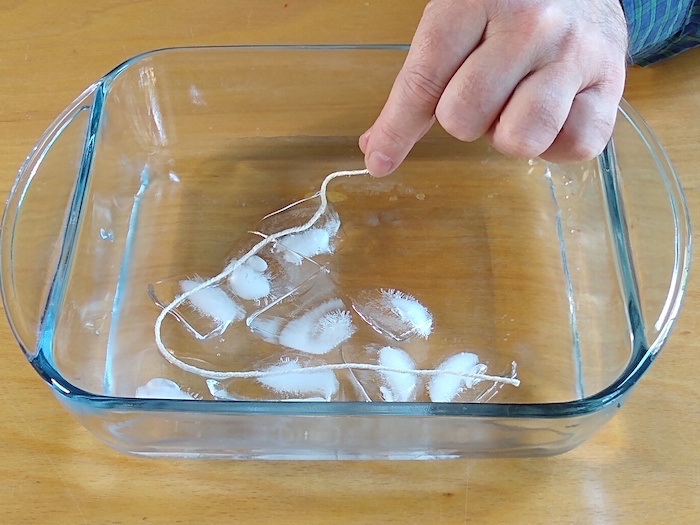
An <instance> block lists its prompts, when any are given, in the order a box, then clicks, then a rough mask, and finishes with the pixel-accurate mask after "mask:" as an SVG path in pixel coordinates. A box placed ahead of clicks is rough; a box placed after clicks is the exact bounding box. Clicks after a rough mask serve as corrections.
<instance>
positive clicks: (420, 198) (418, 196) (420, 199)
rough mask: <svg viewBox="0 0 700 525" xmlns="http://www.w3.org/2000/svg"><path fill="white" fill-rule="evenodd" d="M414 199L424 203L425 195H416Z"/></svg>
mask: <svg viewBox="0 0 700 525" xmlns="http://www.w3.org/2000/svg"><path fill="white" fill-rule="evenodd" d="M416 199H418V200H419V201H424V200H425V193H417V194H416Z"/></svg>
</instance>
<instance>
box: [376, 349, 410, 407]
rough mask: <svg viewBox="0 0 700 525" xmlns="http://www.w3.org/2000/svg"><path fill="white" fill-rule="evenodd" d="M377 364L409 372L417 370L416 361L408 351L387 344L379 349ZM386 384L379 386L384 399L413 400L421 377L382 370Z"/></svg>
mask: <svg viewBox="0 0 700 525" xmlns="http://www.w3.org/2000/svg"><path fill="white" fill-rule="evenodd" d="M378 354H379V356H378V359H377V364H378V365H380V366H385V367H387V368H396V369H399V370H406V371H408V372H411V371H415V369H416V363H415V362H414V361H413V359H411V356H409V355H408V354H407V353H406V352H404V351H403V350H401V349H399V348H394V347H391V346H385V347H383V348H380V349H379V352H378ZM380 374H381V376H382V379H383V381H384V384H383V385H382V386H380V387H379V390H380V392H381V393H382V397H383V398H384V401H397V402H402V401H413V400H414V399H415V397H416V388H417V387H418V382H419V378H418V376H417V375H416V374H411V373H407V374H403V373H401V372H380Z"/></svg>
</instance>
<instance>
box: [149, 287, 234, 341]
mask: <svg viewBox="0 0 700 525" xmlns="http://www.w3.org/2000/svg"><path fill="white" fill-rule="evenodd" d="M203 281H204V279H203V278H201V277H199V276H195V277H194V278H188V277H175V278H172V279H165V280H163V281H159V282H157V283H155V284H153V285H149V287H148V293H149V295H150V296H151V299H152V300H153V301H154V302H155V303H156V304H157V305H158V306H160V307H161V308H164V307H165V306H166V305H168V304H170V303H171V302H172V301H173V300H174V299H175V298H176V297H178V296H180V295H182V294H184V293H189V292H191V291H192V290H194V289H195V288H196V287H197V286H199V285H200V284H201V283H202V282H203ZM171 314H172V316H173V317H174V318H175V319H177V320H178V321H179V322H180V323H181V324H182V325H183V326H184V327H185V328H186V329H187V331H188V332H190V333H191V334H192V335H194V336H195V337H196V338H197V339H205V340H206V339H211V338H213V337H217V336H219V335H221V334H222V333H223V332H225V331H226V329H227V328H228V327H229V326H230V325H232V324H234V323H236V322H238V321H240V320H241V319H243V318H244V317H245V315H246V312H245V310H244V309H243V307H242V306H241V305H240V304H238V303H237V302H236V301H235V300H234V299H233V298H232V297H231V296H229V295H228V294H227V293H226V292H225V291H224V290H223V289H222V288H220V287H219V286H218V285H211V286H208V287H206V288H203V289H201V290H198V291H196V292H194V293H193V294H191V295H190V296H189V297H187V299H186V300H185V301H184V302H183V303H182V304H181V305H179V306H178V307H177V308H175V309H173V310H172V312H171Z"/></svg>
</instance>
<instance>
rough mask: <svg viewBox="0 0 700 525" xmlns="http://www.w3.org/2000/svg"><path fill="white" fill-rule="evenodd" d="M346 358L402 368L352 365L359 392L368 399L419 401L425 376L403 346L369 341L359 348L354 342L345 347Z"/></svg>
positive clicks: (368, 363) (359, 394)
mask: <svg viewBox="0 0 700 525" xmlns="http://www.w3.org/2000/svg"><path fill="white" fill-rule="evenodd" d="M341 355H342V359H343V362H345V363H349V364H360V365H364V364H367V365H373V366H377V365H379V366H383V367H387V368H394V369H399V370H406V373H402V372H398V371H386V372H385V371H375V370H362V369H361V368H356V369H352V368H351V369H350V374H351V377H353V378H355V380H356V382H355V388H356V390H358V392H357V395H358V397H360V398H361V399H363V400H365V401H387V402H407V401H415V400H416V395H417V393H418V392H419V389H420V387H421V385H422V384H423V380H422V378H421V377H419V376H418V374H415V373H411V372H412V371H415V370H416V368H417V367H416V363H415V361H414V360H413V358H412V357H411V356H410V355H409V354H408V352H406V351H405V350H403V349H400V348H396V347H392V346H386V345H377V344H368V345H365V346H364V347H361V348H358V347H357V346H356V345H354V344H352V343H350V344H346V345H343V347H342V349H341Z"/></svg>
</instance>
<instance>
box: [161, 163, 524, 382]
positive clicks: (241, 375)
mask: <svg viewBox="0 0 700 525" xmlns="http://www.w3.org/2000/svg"><path fill="white" fill-rule="evenodd" d="M360 175H369V171H367V170H366V169H364V170H342V171H336V172H334V173H331V174H329V175H328V176H327V177H326V178H325V179H323V182H322V183H321V187H320V189H319V191H318V193H317V195H318V197H319V199H320V202H319V206H318V210H316V212H315V213H314V214H313V215H312V216H311V218H310V219H309V220H308V221H307V222H306V223H305V224H302V225H300V226H294V227H291V228H287V229H285V230H282V231H279V232H276V233H272V234H270V235H267V236H265V237H264V238H263V239H262V240H260V241H259V242H258V243H257V244H256V245H255V246H253V247H252V248H251V249H250V250H249V251H248V252H246V253H245V254H244V255H243V256H242V257H240V258H239V259H237V260H235V261H231V263H229V264H228V265H227V266H226V267H225V268H224V269H223V270H222V271H221V272H220V273H219V274H218V275H215V276H214V277H211V278H210V279H207V280H205V281H202V282H201V283H199V284H198V285H197V286H195V287H193V288H191V289H190V290H188V291H186V292H184V293H182V294H181V295H179V296H177V297H176V298H175V299H174V300H173V301H171V302H170V303H169V304H168V305H166V306H165V307H164V308H163V309H162V310H161V311H160V313H159V314H158V317H157V318H156V321H155V325H154V335H155V342H156V346H157V347H158V351H159V352H160V354H161V355H162V356H163V357H164V358H165V359H166V360H167V361H168V362H169V363H170V364H172V365H174V366H176V367H177V368H179V369H180V370H183V371H185V372H189V373H192V374H196V375H198V376H201V377H204V378H208V379H217V380H225V379H247V378H261V377H270V376H282V375H288V374H300V373H312V372H320V371H323V370H349V369H352V370H367V371H373V372H394V373H401V374H412V375H418V376H435V375H454V376H459V377H465V378H471V379H477V380H480V381H493V382H494V383H503V384H508V385H513V386H519V385H520V381H519V380H518V379H516V378H514V377H499V376H491V375H487V374H474V373H467V372H463V371H459V370H406V369H404V368H394V367H388V366H382V365H372V364H365V363H342V364H324V365H315V366H308V367H302V368H297V369H282V370H274V369H273V370H249V371H230V372H221V371H217V370H209V369H206V368H200V367H198V366H194V365H191V364H189V363H185V362H184V361H182V360H180V359H178V358H177V357H175V355H174V354H173V353H172V352H171V351H170V350H169V349H168V348H167V347H166V346H165V344H164V343H163V338H162V326H163V321H164V320H165V318H166V317H167V316H168V314H171V313H173V311H174V310H175V309H176V308H177V307H178V306H180V305H181V304H183V303H184V302H185V301H186V300H187V299H189V298H190V297H192V296H193V295H194V294H196V293H197V292H199V291H201V290H204V289H205V288H207V287H209V286H213V285H216V284H218V283H219V282H221V281H223V280H224V279H226V278H227V277H228V276H230V275H231V274H232V273H233V272H235V271H236V269H238V268H239V267H240V266H241V265H243V264H245V262H246V261H248V260H249V259H250V258H251V257H252V256H254V255H256V254H257V253H258V252H259V251H260V250H262V249H263V248H265V247H266V246H268V245H269V244H272V243H274V242H276V241H277V240H278V239H281V238H282V237H285V236H287V235H291V234H294V233H301V232H304V231H306V230H308V229H310V228H311V227H313V225H314V224H316V222H318V220H319V219H320V218H321V217H322V216H323V214H324V213H325V212H326V209H327V208H328V194H327V188H328V184H329V183H330V182H331V181H332V180H333V179H337V178H339V177H355V176H360ZM311 198H313V197H311ZM305 200H306V199H305ZM295 204H297V203H295ZM290 206H293V205H290ZM290 206H287V208H289V207H290Z"/></svg>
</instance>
